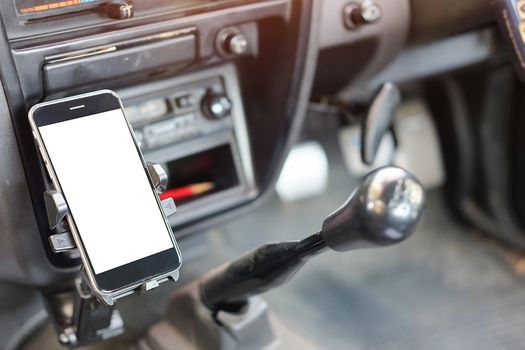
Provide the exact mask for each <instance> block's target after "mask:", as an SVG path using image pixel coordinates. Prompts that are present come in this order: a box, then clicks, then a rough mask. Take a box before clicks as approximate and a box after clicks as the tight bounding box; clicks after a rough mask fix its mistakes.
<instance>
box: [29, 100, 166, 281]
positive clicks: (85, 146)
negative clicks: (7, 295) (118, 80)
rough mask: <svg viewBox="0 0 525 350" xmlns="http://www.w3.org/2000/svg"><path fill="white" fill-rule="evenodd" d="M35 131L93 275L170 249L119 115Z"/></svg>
mask: <svg viewBox="0 0 525 350" xmlns="http://www.w3.org/2000/svg"><path fill="white" fill-rule="evenodd" d="M39 131H40V135H41V136H42V139H43V141H44V145H45V148H46V150H47V153H48V155H49V157H50V159H51V164H52V166H53V168H54V170H55V173H56V176H57V178H58V181H59V183H60V186H61V187H62V192H63V193H64V197H65V199H66V201H67V203H68V206H69V210H70V212H71V214H72V216H73V219H74V221H75V224H76V227H77V230H78V233H79V235H80V237H81V239H82V242H83V243H84V246H85V249H86V251H87V254H88V256H89V259H90V261H91V264H92V266H93V269H94V270H95V273H97V274H99V273H102V272H105V271H108V270H111V269H114V268H116V267H119V266H122V265H125V264H127V263H130V262H133V261H136V260H139V259H142V258H145V257H147V256H150V255H153V254H156V253H159V252H162V251H164V250H167V249H170V248H173V243H172V241H171V237H170V235H169V231H168V227H167V226H166V224H165V221H164V218H163V215H162V213H161V212H160V209H159V207H158V204H157V201H156V198H155V194H154V192H153V190H152V188H151V185H150V183H149V181H148V178H147V175H146V172H145V170H144V167H143V165H142V162H141V159H140V155H139V153H138V152H137V149H136V147H135V143H134V142H133V138H132V136H131V133H130V131H129V129H128V126H127V123H126V120H125V117H124V114H123V113H122V111H121V110H120V109H116V110H112V111H107V112H103V113H98V114H93V115H89V116H85V117H80V118H76V119H72V120H67V121H63V122H59V123H55V124H49V125H46V126H41V127H39Z"/></svg>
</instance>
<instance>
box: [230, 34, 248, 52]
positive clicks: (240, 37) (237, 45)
mask: <svg viewBox="0 0 525 350" xmlns="http://www.w3.org/2000/svg"><path fill="white" fill-rule="evenodd" d="M224 50H225V51H226V52H228V53H230V54H232V55H244V54H245V53H247V52H248V39H246V37H245V36H244V34H242V33H232V34H230V35H228V36H227V37H226V40H225V41H224Z"/></svg>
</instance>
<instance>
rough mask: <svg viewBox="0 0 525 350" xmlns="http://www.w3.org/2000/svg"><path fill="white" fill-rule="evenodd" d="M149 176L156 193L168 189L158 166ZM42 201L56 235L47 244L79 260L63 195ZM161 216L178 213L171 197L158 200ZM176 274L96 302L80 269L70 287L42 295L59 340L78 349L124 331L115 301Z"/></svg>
mask: <svg viewBox="0 0 525 350" xmlns="http://www.w3.org/2000/svg"><path fill="white" fill-rule="evenodd" d="M147 168H148V173H149V176H150V179H151V181H152V183H153V186H154V188H155V190H156V192H157V193H159V194H160V193H162V192H164V191H165V190H166V188H167V183H168V175H167V173H166V172H165V171H164V169H163V168H162V166H161V165H160V164H155V163H148V164H147ZM44 202H45V206H46V211H47V219H48V222H49V228H50V229H51V230H54V231H55V232H56V233H54V234H52V235H51V236H49V244H50V247H51V250H52V251H53V252H54V253H65V254H67V256H68V257H70V258H79V252H78V249H77V246H76V244H75V241H74V239H73V236H72V235H71V232H70V230H69V225H68V223H67V221H66V216H67V214H68V212H69V209H68V206H67V202H66V201H65V199H64V196H63V195H62V193H60V192H59V191H57V190H48V191H45V192H44ZM161 204H162V207H163V210H164V214H165V215H166V217H170V216H172V215H173V214H175V213H176V212H177V207H176V205H175V202H174V201H173V199H172V198H168V199H164V200H162V201H161ZM177 279H178V272H177V273H176V275H173V276H168V277H166V278H162V279H160V280H152V281H148V282H146V283H144V284H142V285H141V286H139V287H138V288H136V289H133V290H130V291H127V292H125V293H123V294H121V295H118V296H117V297H116V298H114V297H113V298H109V299H107V298H105V297H102V299H103V300H99V299H97V298H96V297H95V296H94V295H93V293H92V292H91V288H90V287H89V283H88V282H86V281H87V280H88V279H87V277H86V273H85V271H84V269H83V268H82V269H81V271H80V275H79V277H78V278H76V280H75V283H74V285H73V286H66V287H65V288H64V287H61V288H59V290H55V291H49V292H44V295H45V297H46V300H47V302H48V306H49V311H50V314H51V317H52V319H53V320H54V323H55V328H56V329H57V332H58V334H59V336H58V339H59V341H60V342H61V343H62V344H63V345H66V346H69V347H78V346H82V345H86V344H90V343H93V342H96V341H99V340H104V339H109V338H112V337H114V336H117V335H120V334H122V333H123V331H124V322H123V320H122V317H121V316H120V313H119V312H118V310H117V309H116V308H115V307H114V306H113V305H114V303H115V301H116V299H120V298H123V297H125V296H128V295H130V294H133V293H135V292H139V293H140V292H144V291H149V290H152V289H154V288H156V287H158V286H159V284H160V283H163V282H165V281H168V280H174V281H176V280H177ZM65 303H69V304H71V305H72V309H73V312H72V313H69V314H68V313H67V312H65V310H66V309H67V308H64V307H63V305H64V304H65Z"/></svg>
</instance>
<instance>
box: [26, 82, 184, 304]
mask: <svg viewBox="0 0 525 350" xmlns="http://www.w3.org/2000/svg"><path fill="white" fill-rule="evenodd" d="M81 105H83V106H84V107H82V108H74V107H76V106H81ZM72 107H73V109H71V108H72ZM115 109H121V111H122V113H123V115H124V108H123V106H122V102H121V101H120V98H119V97H118V95H117V94H116V93H114V92H113V91H111V90H100V91H96V92H93V93H89V94H83V95H77V96H72V97H68V98H64V99H59V100H54V101H50V102H44V103H41V104H38V105H35V106H33V108H32V109H31V110H30V113H29V119H30V122H31V127H32V129H33V135H34V136H35V140H36V141H37V144H38V146H39V149H40V153H41V154H42V157H43V158H44V161H45V163H46V168H47V170H48V172H49V175H50V177H51V180H52V182H53V185H54V186H55V188H56V189H57V190H59V191H60V192H62V189H61V186H60V181H59V180H58V177H57V175H56V173H55V170H54V168H53V165H52V162H51V159H50V157H49V155H48V153H47V150H46V148H45V143H44V142H43V139H42V137H41V135H40V131H39V129H38V128H39V127H40V126H44V125H49V124H53V123H59V122H63V121H67V120H72V119H76V118H82V117H86V116H90V115H93V114H97V113H102V112H106V111H110V110H115ZM125 121H126V124H127V126H128V129H129V132H130V135H131V137H132V139H133V142H134V144H135V148H136V151H137V152H138V154H139V158H140V160H141V162H142V166H143V169H144V171H145V173H146V175H147V176H146V177H147V179H148V181H149V183H150V186H151V190H152V194H153V195H154V197H155V199H156V201H157V205H158V207H159V210H160V212H161V214H162V217H163V219H164V223H165V225H166V230H167V232H168V234H169V236H170V239H171V241H172V244H173V248H169V249H167V250H164V251H162V252H159V253H156V254H154V255H150V256H147V257H145V258H142V259H139V260H136V261H133V262H131V263H128V264H125V265H121V266H119V267H116V268H114V269H111V270H108V271H105V272H102V273H99V274H96V273H95V271H94V269H93V266H92V264H91V261H90V258H89V254H88V253H87V251H86V249H85V247H84V244H83V243H82V237H81V235H80V233H79V232H78V228H77V226H76V224H75V221H74V214H73V213H68V215H67V220H68V223H69V226H70V228H71V232H72V234H73V238H74V240H75V243H76V245H77V248H78V249H79V252H80V255H81V259H82V262H83V264H84V268H85V271H86V274H87V277H88V278H89V279H90V281H88V282H90V285H91V287H92V289H94V292H95V293H98V294H101V295H112V294H118V293H119V292H122V291H124V290H129V289H132V288H133V287H136V286H139V285H141V284H143V283H145V282H147V281H149V280H154V279H158V278H163V277H164V276H167V275H171V274H173V273H174V272H175V271H177V270H178V269H179V268H180V266H181V264H182V257H181V254H180V251H179V248H178V245H177V242H176V240H175V237H174V235H173V232H172V230H171V225H170V224H169V221H168V220H167V218H166V216H165V215H164V213H163V209H162V204H161V202H160V200H159V198H158V195H157V194H156V192H155V189H154V185H153V183H152V180H151V178H150V176H149V173H148V169H147V164H146V162H145V161H144V157H143V155H142V152H141V150H140V148H139V146H138V144H137V141H136V139H135V135H134V133H133V129H132V127H131V125H130V124H129V122H128V121H127V119H126V118H125ZM63 196H64V199H65V201H66V203H67V195H66V194H64V193H63Z"/></svg>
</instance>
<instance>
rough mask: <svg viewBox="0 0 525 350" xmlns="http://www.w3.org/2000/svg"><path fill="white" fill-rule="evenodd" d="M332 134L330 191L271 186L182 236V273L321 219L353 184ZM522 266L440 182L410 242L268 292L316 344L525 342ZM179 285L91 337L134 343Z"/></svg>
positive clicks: (328, 263) (190, 274) (328, 142)
mask: <svg viewBox="0 0 525 350" xmlns="http://www.w3.org/2000/svg"><path fill="white" fill-rule="evenodd" d="M327 135H329V136H330V133H328V134H327ZM332 136H334V135H332ZM334 139H335V137H324V138H323V140H322V141H323V144H324V146H325V148H326V149H327V150H328V154H329V159H330V165H331V167H330V181H329V186H328V189H327V191H326V193H325V194H323V195H321V196H318V197H315V198H309V199H304V200H301V201H298V202H294V203H283V202H281V201H280V200H279V199H278V197H277V196H276V195H272V197H271V198H270V199H269V200H268V201H266V202H265V203H264V204H262V205H261V206H259V207H258V208H257V209H255V210H254V211H252V212H250V213H247V214H245V215H243V216H240V217H238V218H236V219H233V220H231V221H229V222H227V223H225V224H222V225H220V226H218V227H216V228H213V229H211V230H209V232H207V233H205V234H201V235H199V236H197V237H196V238H192V240H201V241H202V242H203V243H204V246H202V245H201V246H200V248H199V249H200V251H199V249H193V248H192V247H191V244H190V242H184V241H183V242H182V244H181V249H182V252H183V254H185V263H184V266H183V268H182V271H181V276H182V277H181V278H182V279H181V281H182V282H181V284H182V283H184V282H185V281H189V280H192V279H194V278H197V277H198V276H201V275H202V274H203V273H204V272H205V271H207V270H208V269H209V268H211V267H213V266H216V265H217V264H219V263H221V262H224V261H227V260H229V259H231V258H234V257H236V256H238V255H239V254H240V253H242V252H244V251H246V250H249V249H251V248H253V247H255V246H257V245H258V244H260V243H264V242H267V241H280V240H290V239H300V238H303V237H305V236H307V235H309V234H311V233H314V232H316V231H317V230H319V229H320V226H321V223H322V221H323V219H324V218H325V216H326V215H327V214H329V213H330V212H331V211H332V210H334V209H336V208H337V207H338V206H339V205H340V204H341V203H342V202H343V201H344V199H345V198H346V197H347V196H348V195H349V194H350V192H351V191H352V189H353V188H354V187H355V186H356V184H357V183H358V182H357V181H356V180H355V179H352V178H351V177H350V176H349V175H348V173H347V171H346V169H345V168H344V166H343V164H342V162H341V159H340V155H339V154H338V152H337V146H336V145H335V142H334V141H333V140H334ZM305 170H307V169H305ZM520 263H521V264H520ZM523 266H524V263H523V262H522V260H520V255H519V254H518V253H515V252H511V251H508V250H506V249H504V248H503V247H501V246H500V245H498V244H497V243H495V242H494V241H493V240H491V239H489V238H487V237H485V236H483V235H481V234H479V233H477V232H473V231H471V230H469V229H466V228H465V227H464V226H461V225H459V224H458V223H456V222H455V221H454V220H453V219H452V218H451V216H450V214H449V212H448V211H447V210H446V208H445V205H444V202H443V200H442V193H441V191H439V190H434V191H431V192H430V193H429V196H428V207H427V212H426V215H425V218H424V220H423V223H422V225H421V226H420V227H419V229H418V230H417V232H416V233H415V234H414V235H413V237H411V238H410V239H409V240H408V241H406V242H405V243H403V244H400V245H398V246H395V247H389V248H382V249H369V250H362V251H353V252H348V253H335V252H327V253H324V254H322V255H320V256H317V257H315V258H313V259H312V260H311V261H310V262H308V263H307V264H306V265H305V266H304V268H303V269H302V270H301V271H300V272H299V273H298V274H297V276H295V277H294V278H293V279H292V280H291V281H290V282H288V283H287V284H286V285H284V286H282V287H279V288H277V289H275V290H273V291H271V292H269V293H267V294H265V295H264V298H265V299H266V300H267V301H268V302H269V304H270V307H271V309H272V310H273V313H274V314H275V315H276V316H277V317H279V318H281V320H282V321H283V322H284V323H285V324H286V325H288V326H289V327H290V328H291V329H293V330H294V332H296V333H297V334H300V335H301V336H303V337H304V338H306V339H308V340H310V341H312V342H313V343H314V344H316V346H317V347H318V348H321V349H345V350H346V349H392V350H393V349H400V350H406V349H427V350H429V349H447V350H452V349H478V350H482V349H491V350H492V349H523V348H525V332H524V331H523V329H524V328H525V283H524V280H523V278H522V277H521V275H520V273H519V272H521V270H523ZM172 291H173V285H171V286H170V285H161V287H159V288H158V289H157V290H154V291H152V292H151V293H147V294H144V295H143V296H140V297H137V296H133V297H130V298H129V299H128V300H123V301H122V302H121V303H120V305H119V310H121V313H122V315H123V318H124V320H125V322H126V325H127V328H126V329H127V331H126V333H125V334H124V335H123V336H121V337H119V338H116V339H113V340H111V341H108V342H107V343H105V344H98V345H95V346H90V347H87V348H89V349H110V348H111V349H113V350H116V349H121V348H122V349H124V348H127V347H129V346H130V345H132V344H133V343H134V342H135V341H136V339H137V337H139V336H140V334H141V333H143V332H144V331H145V329H146V328H147V327H148V326H149V325H151V324H153V323H154V322H155V321H156V320H157V319H158V318H160V317H161V316H162V315H163V313H164V310H165V309H166V300H167V298H168V296H169V294H170V293H171V292H172ZM55 338H56V337H55V335H54V333H53V330H52V328H51V327H50V326H49V325H47V326H45V327H43V328H42V329H41V330H40V331H39V332H38V333H37V334H36V335H35V336H34V337H32V338H31V339H30V340H29V341H28V342H26V344H25V346H24V347H23V349H27V350H29V349H46V350H52V349H60V348H61V347H60V346H59V345H58V343H57V342H56V340H55Z"/></svg>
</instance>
